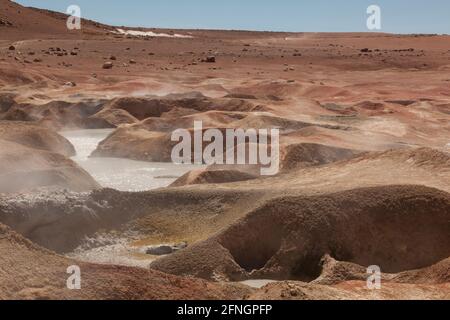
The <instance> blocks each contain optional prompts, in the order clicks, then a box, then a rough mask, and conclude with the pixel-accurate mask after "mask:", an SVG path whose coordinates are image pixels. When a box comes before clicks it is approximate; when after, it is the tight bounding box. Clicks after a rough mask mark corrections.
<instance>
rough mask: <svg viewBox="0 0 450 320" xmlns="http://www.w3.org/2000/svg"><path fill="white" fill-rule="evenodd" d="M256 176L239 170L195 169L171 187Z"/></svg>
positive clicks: (240, 179)
mask: <svg viewBox="0 0 450 320" xmlns="http://www.w3.org/2000/svg"><path fill="white" fill-rule="evenodd" d="M255 178H256V176H254V175H252V174H249V173H245V172H242V171H237V170H210V169H203V170H194V171H190V172H188V173H186V174H185V175H183V176H182V177H180V178H178V179H177V180H176V181H175V182H174V183H172V184H171V185H170V186H171V187H181V186H186V185H193V184H211V183H227V182H236V181H245V180H251V179H255Z"/></svg>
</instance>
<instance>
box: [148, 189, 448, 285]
mask: <svg viewBox="0 0 450 320" xmlns="http://www.w3.org/2000/svg"><path fill="white" fill-rule="evenodd" d="M449 213H450V195H449V194H448V193H446V192H442V191H438V190H435V189H430V188H425V187H418V186H384V187H376V188H363V189H356V190H351V191H344V192H341V193H336V194H330V195H323V196H317V197H281V198H278V199H274V200H271V201H268V202H267V203H266V204H265V205H263V206H261V207H259V208H258V209H256V210H254V211H252V212H250V213H249V214H248V215H247V216H245V218H243V219H242V220H240V221H239V222H237V223H236V224H234V225H232V226H230V227H229V228H227V229H226V230H225V231H223V232H221V233H219V234H218V235H217V236H214V237H212V238H210V239H208V240H206V241H204V242H201V243H199V244H197V245H194V246H192V247H190V248H188V249H186V250H184V251H181V252H177V253H175V254H173V255H172V256H169V257H166V258H162V259H160V260H157V261H155V262H154V263H153V264H152V267H153V268H154V269H157V270H161V271H164V272H168V273H173V274H177V275H193V276H198V277H202V278H207V279H214V278H220V277H223V278H226V279H230V280H243V279H250V278H254V279H268V278H269V279H297V280H302V281H312V280H314V279H315V278H317V277H318V276H319V275H320V273H321V269H320V267H319V265H320V264H319V263H320V260H321V258H322V257H323V256H324V255H325V254H330V255H331V256H333V257H335V258H337V259H338V260H342V261H349V262H354V263H358V264H360V265H363V266H369V265H378V266H380V267H381V268H382V270H383V271H385V272H400V271H403V270H412V269H418V268H422V267H425V266H428V265H431V264H433V263H436V262H437V261H439V260H442V259H445V258H447V257H448V256H449V255H450V247H449V246H447V245H443V244H447V243H450V241H449V240H450V238H449V237H450V233H449V232H448V230H449V226H448V218H449ZM324 235H326V236H324Z"/></svg>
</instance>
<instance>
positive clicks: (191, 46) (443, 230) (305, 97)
mask: <svg viewBox="0 0 450 320" xmlns="http://www.w3.org/2000/svg"><path fill="white" fill-rule="evenodd" d="M66 19H67V17H66V16H65V15H63V14H60V13H55V12H50V11H46V10H41V9H34V8H25V7H22V6H20V5H18V4H16V3H14V2H11V1H8V0H0V299H236V300H240V299H258V300H264V299H286V300H297V299H298V300H309V299H330V300H335V299H336V300H341V299H442V300H450V260H449V259H450V36H447V35H421V34H416V35H394V34H385V33H280V32H250V31H215V30H168V29H139V31H140V32H141V33H140V34H141V35H136V34H139V33H135V32H129V31H130V30H134V31H136V29H129V28H124V27H114V26H107V25H103V24H100V23H97V22H94V21H87V20H82V28H81V30H73V31H69V30H68V29H67V28H66ZM119 29H121V30H122V32H120V30H119ZM150 32H151V33H150ZM146 33H147V35H146ZM194 121H202V123H203V127H204V128H216V129H219V131H223V130H226V129H228V128H232V129H244V130H247V129H256V130H258V129H271V128H277V129H279V130H280V171H279V173H278V174H277V175H274V176H261V175H260V168H259V166H258V165H200V166H198V168H197V167H196V168H191V167H186V168H184V169H183V168H178V169H177V168H176V167H175V165H174V164H173V163H172V159H171V152H172V150H173V147H174V146H175V144H176V142H173V141H172V140H171V135H172V132H173V131H174V130H176V129H187V130H189V131H190V132H193V127H194ZM73 132H75V133H77V134H75V135H74V134H73ZM92 132H94V133H95V134H96V135H95V137H96V138H95V137H94V138H92V137H93V136H92V135H90V134H91V133H92ZM85 134H86V135H87V136H86V137H88V138H89V139H90V140H89V139H88V138H86V137H85V136H84V135H85ZM73 137H75V138H76V139H75V138H73ZM99 137H100V138H99ZM88 144H89V146H88ZM248 148H250V146H248ZM80 150H83V152H87V154H86V156H85V157H84V155H83V157H82V156H81V153H80V152H81V151H80ZM86 150H87V151H86ZM223 151H224V152H226V151H227V150H223ZM232 151H234V152H237V151H236V150H232ZM131 167H132V168H133V170H134V171H130V170H131V169H130V168H131ZM96 170H104V171H96ZM127 170H128V171H127ZM111 173H114V174H117V177H116V179H121V180H122V182H123V184H120V185H121V186H123V188H116V187H115V186H116V184H115V183H108V181H111V180H110V178H111V177H110V175H111ZM147 177H149V178H148V179H151V181H150V183H149V184H147V183H141V182H139V186H140V187H139V188H137V187H136V185H137V184H138V180H139V179H141V180H142V179H147ZM111 179H112V178H111ZM141 186H143V187H141ZM148 186H151V187H148ZM119 189H120V190H119ZM73 265H76V266H79V267H80V270H81V277H82V288H81V290H70V289H68V288H67V287H66V280H67V278H68V277H69V276H70V275H69V274H68V273H66V270H67V268H68V267H69V266H73ZM369 266H379V268H380V269H381V272H382V277H381V288H380V289H376V290H373V289H370V288H368V287H367V279H368V277H369V276H370V274H367V268H368V267H369Z"/></svg>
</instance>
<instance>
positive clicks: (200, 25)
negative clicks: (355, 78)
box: [14, 0, 450, 35]
mask: <svg viewBox="0 0 450 320" xmlns="http://www.w3.org/2000/svg"><path fill="white" fill-rule="evenodd" d="M14 2H16V3H18V4H20V5H23V6H26V7H35V8H39V9H48V10H52V11H56V12H62V13H66V9H67V7H68V6H70V5H73V4H75V5H78V6H80V8H81V13H82V18H85V19H89V20H95V21H97V22H99V23H104V24H108V25H111V26H116V27H120V26H123V27H127V28H157V29H178V30H217V31H244V32H245V31H250V32H251V31H254V32H258V31H262V32H292V33H345V32H349V33H390V34H444V35H448V34H450V22H449V18H448V15H447V13H448V12H450V2H448V1H447V0H435V1H434V3H433V5H429V4H428V3H426V2H425V1H406V0H397V1H396V3H392V2H390V1H388V0H378V1H374V0H372V1H368V0H349V1H346V2H345V3H341V4H337V3H335V2H334V1H331V0H316V1H315V2H314V3H311V2H310V1H306V0H304V1H302V0H285V1H284V4H280V3H274V1H269V0H259V1H256V0H248V1H246V2H245V3H240V2H239V1H237V0H230V1H227V2H226V3H210V2H209V1H206V0H197V1H196V2H195V3H185V2H184V1H182V0H172V1H164V0H154V1H151V2H152V3H150V2H149V1H145V0H130V1H127V2H126V3H123V2H115V3H114V2H111V1H105V0H97V1H88V0H77V1H74V0H59V1H57V2H55V1H51V0H15V1H14ZM130 3H133V4H134V5H130ZM372 4H376V5H378V6H380V8H381V21H382V24H381V29H380V30H368V29H367V26H366V21H367V18H368V16H369V15H368V14H367V13H366V10H367V7H368V6H370V5H372Z"/></svg>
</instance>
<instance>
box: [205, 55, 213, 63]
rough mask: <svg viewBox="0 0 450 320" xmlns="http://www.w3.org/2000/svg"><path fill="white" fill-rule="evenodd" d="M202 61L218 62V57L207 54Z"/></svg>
mask: <svg viewBox="0 0 450 320" xmlns="http://www.w3.org/2000/svg"><path fill="white" fill-rule="evenodd" d="M202 62H206V63H216V57H215V56H207V57H206V58H205V59H203V60H202Z"/></svg>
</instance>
